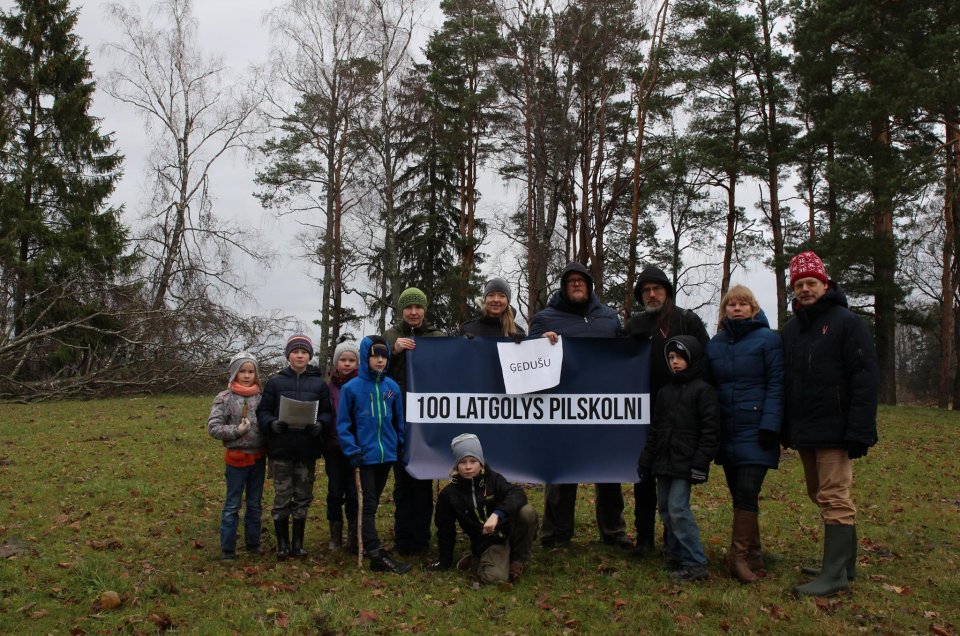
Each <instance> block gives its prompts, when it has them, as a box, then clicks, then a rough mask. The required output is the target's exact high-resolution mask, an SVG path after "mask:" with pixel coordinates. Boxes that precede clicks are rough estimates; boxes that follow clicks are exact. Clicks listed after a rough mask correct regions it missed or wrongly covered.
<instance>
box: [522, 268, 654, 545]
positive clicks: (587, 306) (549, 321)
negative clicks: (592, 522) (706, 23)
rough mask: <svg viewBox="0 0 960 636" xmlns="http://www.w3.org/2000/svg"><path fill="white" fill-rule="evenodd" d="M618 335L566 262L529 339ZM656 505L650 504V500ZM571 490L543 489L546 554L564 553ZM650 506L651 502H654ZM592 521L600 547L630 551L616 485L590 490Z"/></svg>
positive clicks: (587, 284)
mask: <svg viewBox="0 0 960 636" xmlns="http://www.w3.org/2000/svg"><path fill="white" fill-rule="evenodd" d="M622 334H623V330H622V329H621V327H620V318H619V317H618V316H617V312H615V311H614V310H613V309H611V308H610V307H608V306H606V305H604V304H603V303H602V302H601V301H600V298H599V297H597V295H596V294H595V293H594V291H593V276H591V275H590V272H589V271H588V270H587V268H586V267H584V266H583V265H581V264H580V263H576V262H571V263H569V264H568V265H567V266H566V267H565V268H564V269H563V273H562V274H561V275H560V289H559V290H557V291H556V292H555V293H554V294H553V296H551V297H550V300H549V302H547V306H546V307H544V308H543V309H542V310H540V311H539V312H538V313H537V315H536V316H534V317H533V320H532V321H531V324H530V337H532V338H535V337H539V336H543V337H545V338H549V339H550V341H551V342H552V343H554V344H555V343H556V342H557V336H566V337H580V338H616V337H618V336H621V335H622ZM654 500H656V498H654ZM576 503H577V484H547V486H546V489H545V490H544V512H543V525H542V527H541V530H540V543H541V544H542V545H543V547H545V548H547V549H554V548H564V547H566V546H568V545H570V541H571V539H572V538H573V530H574V517H575V513H576ZM654 503H656V501H654ZM596 515H597V525H599V526H600V539H601V541H602V542H603V543H604V544H606V545H615V546H618V547H622V548H631V547H633V544H632V543H631V542H630V538H629V537H628V536H627V534H626V526H627V524H626V522H625V521H624V518H623V492H622V491H621V490H620V484H596Z"/></svg>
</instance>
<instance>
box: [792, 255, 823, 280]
mask: <svg viewBox="0 0 960 636" xmlns="http://www.w3.org/2000/svg"><path fill="white" fill-rule="evenodd" d="M801 278H816V279H817V280H819V281H820V282H822V283H823V284H827V283H828V282H829V280H830V279H829V278H828V277H827V268H826V267H824V266H823V261H822V260H820V257H819V256H817V255H816V254H815V253H814V252H800V253H799V254H797V255H796V256H794V257H793V258H791V259H790V286H791V287H793V284H794V283H796V282H797V281H798V280H800V279H801Z"/></svg>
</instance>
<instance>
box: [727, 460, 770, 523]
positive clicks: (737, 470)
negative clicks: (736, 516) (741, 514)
mask: <svg viewBox="0 0 960 636" xmlns="http://www.w3.org/2000/svg"><path fill="white" fill-rule="evenodd" d="M723 475H724V476H725V477H726V478H727V488H729V489H730V496H731V498H733V507H734V508H735V509H737V510H746V511H747V512H760V489H761V488H762V487H763V479H764V478H765V477H766V476H767V467H766V466H757V465H755V464H751V465H746V466H724V467H723Z"/></svg>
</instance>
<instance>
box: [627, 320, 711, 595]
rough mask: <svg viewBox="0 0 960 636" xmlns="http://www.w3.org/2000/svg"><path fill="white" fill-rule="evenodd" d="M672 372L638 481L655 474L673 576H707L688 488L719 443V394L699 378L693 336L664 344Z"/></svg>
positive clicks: (698, 480) (703, 476)
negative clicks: (717, 414) (717, 412)
mask: <svg viewBox="0 0 960 636" xmlns="http://www.w3.org/2000/svg"><path fill="white" fill-rule="evenodd" d="M664 355H665V356H666V358H667V365H668V366H669V367H670V370H671V372H672V373H673V376H672V377H671V380H672V381H671V382H670V383H669V384H667V385H666V386H664V387H663V388H661V389H660V392H659V394H658V395H657V402H656V406H655V407H654V412H653V422H652V424H651V426H650V432H649V434H648V436H647V443H646V445H645V446H644V448H643V453H642V454H641V455H640V460H639V461H638V462H637V476H638V477H639V478H640V481H641V482H642V481H643V480H644V479H649V477H650V475H654V476H656V478H657V507H658V509H659V511H660V519H661V521H663V527H664V537H665V539H666V547H667V551H668V552H669V554H670V567H671V569H672V570H673V572H672V574H671V578H673V579H674V580H675V581H678V582H690V581H698V580H702V579H705V578H707V557H706V555H705V554H704V553H703V546H702V545H701V543H700V529H699V528H698V527H697V522H696V519H694V517H693V512H692V511H691V510H690V488H691V486H692V485H693V484H702V483H705V482H706V481H707V477H708V474H709V470H710V462H711V461H713V458H714V457H715V456H716V454H717V450H718V446H719V441H718V438H719V425H718V423H717V416H716V411H717V396H716V394H715V393H714V390H713V387H711V386H710V385H709V384H707V383H706V382H705V381H704V380H703V379H701V377H700V375H701V366H702V363H703V354H702V350H701V347H700V342H699V341H698V340H697V339H696V338H695V337H693V336H676V337H674V338H671V339H670V340H668V341H667V344H666V347H665V348H664Z"/></svg>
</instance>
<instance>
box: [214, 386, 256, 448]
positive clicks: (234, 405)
mask: <svg viewBox="0 0 960 636" xmlns="http://www.w3.org/2000/svg"><path fill="white" fill-rule="evenodd" d="M259 403H260V394H259V393H258V394H257V395H251V396H250V397H244V396H242V395H238V394H236V393H234V392H233V391H230V390H226V391H221V392H220V393H219V394H218V395H217V397H216V398H214V400H213V406H212V407H211V408H210V417H209V419H207V432H208V433H209V434H210V437H213V438H215V439H218V440H221V441H222V442H223V446H224V448H226V449H227V450H239V451H243V452H245V453H250V454H255V453H259V452H260V451H261V450H263V437H262V436H261V435H260V427H259V426H258V425H257V412H256V411H257V405H258V404H259ZM244 406H246V407H247V419H248V420H250V430H248V431H247V432H246V434H245V435H237V426H238V425H239V424H240V418H241V417H242V415H243V407H244Z"/></svg>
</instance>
